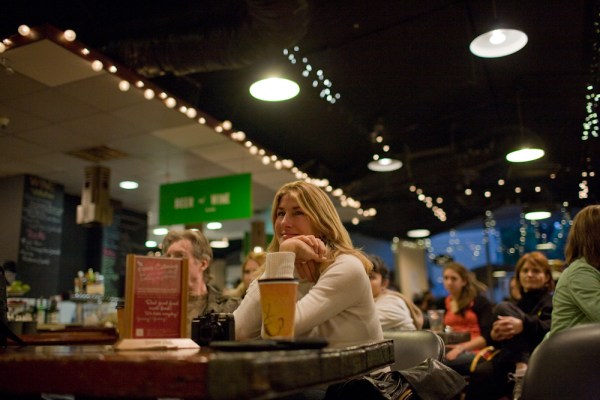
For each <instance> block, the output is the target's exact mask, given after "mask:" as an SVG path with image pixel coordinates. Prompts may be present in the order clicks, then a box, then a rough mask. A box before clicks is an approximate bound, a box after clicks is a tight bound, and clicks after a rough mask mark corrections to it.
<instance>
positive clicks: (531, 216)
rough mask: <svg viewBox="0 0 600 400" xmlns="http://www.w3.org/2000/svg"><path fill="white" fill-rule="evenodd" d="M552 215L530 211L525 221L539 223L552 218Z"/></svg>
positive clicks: (526, 214)
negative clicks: (538, 221)
mask: <svg viewBox="0 0 600 400" xmlns="http://www.w3.org/2000/svg"><path fill="white" fill-rule="evenodd" d="M551 216H552V213H551V212H550V211H541V210H540V211H529V212H527V213H525V219H526V220H529V221H537V220H540V219H546V218H550V217H551Z"/></svg>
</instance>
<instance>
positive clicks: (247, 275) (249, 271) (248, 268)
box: [242, 260, 260, 287]
mask: <svg viewBox="0 0 600 400" xmlns="http://www.w3.org/2000/svg"><path fill="white" fill-rule="evenodd" d="M258 267H260V265H258V263H257V262H256V261H254V260H248V262H246V265H244V276H243V277H242V279H243V280H244V286H246V287H248V286H250V282H252V280H253V279H254V272H256V270H257V269H258Z"/></svg>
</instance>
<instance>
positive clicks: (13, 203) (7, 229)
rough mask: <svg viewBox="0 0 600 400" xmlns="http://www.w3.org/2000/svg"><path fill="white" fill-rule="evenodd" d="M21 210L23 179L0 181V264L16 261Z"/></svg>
mask: <svg viewBox="0 0 600 400" xmlns="http://www.w3.org/2000/svg"><path fill="white" fill-rule="evenodd" d="M22 208H23V177H22V176H14V177H10V178H5V179H1V180H0V219H1V220H2V229H0V262H4V261H7V260H12V261H17V258H18V255H19V241H18V240H16V238H18V237H19V234H20V232H21V213H22Z"/></svg>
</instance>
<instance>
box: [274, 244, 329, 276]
mask: <svg viewBox="0 0 600 400" xmlns="http://www.w3.org/2000/svg"><path fill="white" fill-rule="evenodd" d="M279 251H291V252H293V253H295V254H296V260H295V263H294V264H295V266H296V271H298V275H299V276H300V278H302V279H306V280H307V281H310V282H316V281H317V279H318V277H319V264H320V263H321V262H322V261H323V260H325V253H326V252H327V247H326V246H325V243H323V241H322V240H321V239H319V238H317V237H315V236H313V235H299V236H294V237H292V238H289V239H287V240H285V241H283V242H282V243H281V244H280V245H279Z"/></svg>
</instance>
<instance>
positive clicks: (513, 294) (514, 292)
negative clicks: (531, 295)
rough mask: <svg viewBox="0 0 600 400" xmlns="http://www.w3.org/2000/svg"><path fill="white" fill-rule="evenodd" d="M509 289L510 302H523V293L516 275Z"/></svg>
mask: <svg viewBox="0 0 600 400" xmlns="http://www.w3.org/2000/svg"><path fill="white" fill-rule="evenodd" d="M508 287H509V301H512V302H513V303H517V302H518V301H519V300H521V291H520V290H519V284H518V279H517V275H516V274H515V275H513V276H512V277H511V278H510V282H509V283H508Z"/></svg>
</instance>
